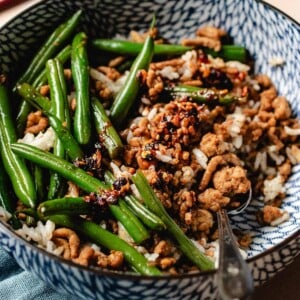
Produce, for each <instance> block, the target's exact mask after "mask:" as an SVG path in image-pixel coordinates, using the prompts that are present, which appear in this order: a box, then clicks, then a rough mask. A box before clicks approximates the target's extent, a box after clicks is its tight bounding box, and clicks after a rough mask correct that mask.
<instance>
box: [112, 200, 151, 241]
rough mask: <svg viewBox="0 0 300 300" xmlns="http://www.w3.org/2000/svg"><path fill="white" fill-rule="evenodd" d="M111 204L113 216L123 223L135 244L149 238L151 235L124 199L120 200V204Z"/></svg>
mask: <svg viewBox="0 0 300 300" xmlns="http://www.w3.org/2000/svg"><path fill="white" fill-rule="evenodd" d="M119 203H120V204H121V203H122V204H121V205H115V204H110V205H109V210H110V212H111V213H112V215H113V216H114V217H115V218H116V219H117V220H119V221H120V222H121V224H122V225H123V226H124V228H125V229H126V230H127V232H128V234H129V235H130V236H131V238H132V239H133V240H134V242H135V243H137V244H140V243H141V242H143V241H145V240H147V239H148V238H149V233H148V231H147V229H146V228H145V227H144V225H143V224H142V223H141V222H140V220H139V219H138V218H137V217H136V216H135V215H134V214H133V213H132V212H131V211H130V209H129V208H128V206H127V204H126V203H125V202H123V200H122V199H119V200H118V204H119Z"/></svg>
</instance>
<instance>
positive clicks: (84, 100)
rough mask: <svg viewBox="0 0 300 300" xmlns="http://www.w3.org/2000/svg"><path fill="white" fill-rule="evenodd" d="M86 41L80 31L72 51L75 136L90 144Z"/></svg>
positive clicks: (75, 38)
mask: <svg viewBox="0 0 300 300" xmlns="http://www.w3.org/2000/svg"><path fill="white" fill-rule="evenodd" d="M86 42H87V36H86V34H85V33H84V32H79V33H78V34H76V36H75V37H74V39H73V42H72V51H71V69H72V77H73V81H74V86H75V93H76V108H75V114H74V120H73V127H74V136H75V138H76V140H77V141H78V143H79V144H82V145H86V144H88V142H89V141H90V138H91V122H90V121H91V120H90V99H89V62H88V56H87V50H86Z"/></svg>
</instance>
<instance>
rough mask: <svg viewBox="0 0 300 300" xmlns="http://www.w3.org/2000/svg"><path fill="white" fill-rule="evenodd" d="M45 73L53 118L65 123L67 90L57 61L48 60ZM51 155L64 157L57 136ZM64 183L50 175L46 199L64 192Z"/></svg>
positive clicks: (54, 175)
mask: <svg viewBox="0 0 300 300" xmlns="http://www.w3.org/2000/svg"><path fill="white" fill-rule="evenodd" d="M46 73H47V78H48V82H49V86H50V99H51V106H52V110H51V111H52V113H53V116H55V117H57V119H58V120H59V121H60V122H61V123H65V122H66V120H65V112H66V110H67V109H68V107H66V106H67V105H68V100H67V88H66V82H65V81H64V70H63V67H62V65H61V63H60V62H59V61H58V60H57V59H49V60H48V61H47V63H46ZM53 154H54V155H57V156H59V157H61V158H64V157H65V149H64V146H63V143H62V141H61V140H60V139H59V137H58V136H56V138H55V143H54V146H53ZM64 185H65V181H64V180H62V178H60V176H59V175H58V174H57V173H53V172H51V173H50V183H49V188H48V199H54V198H57V196H58V195H59V191H61V190H64V189H63V186H64Z"/></svg>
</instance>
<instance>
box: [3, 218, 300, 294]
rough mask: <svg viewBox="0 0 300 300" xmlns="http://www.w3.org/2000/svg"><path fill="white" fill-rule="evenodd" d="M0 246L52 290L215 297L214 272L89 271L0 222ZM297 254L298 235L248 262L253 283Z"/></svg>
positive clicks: (262, 279) (270, 276)
mask: <svg viewBox="0 0 300 300" xmlns="http://www.w3.org/2000/svg"><path fill="white" fill-rule="evenodd" d="M0 241H1V246H2V247H3V248H4V249H5V250H7V251H8V252H9V253H11V255H12V256H13V257H14V258H15V259H16V261H17V262H18V263H19V265H20V266H21V267H22V268H24V269H26V270H28V271H30V272H33V273H34V274H36V275H37V276H38V277H39V278H41V279H42V280H43V281H45V282H47V283H48V284H49V285H51V286H52V287H53V288H55V290H58V291H60V292H62V293H65V294H71V295H74V296H77V297H79V298H83V299H98V300H99V299H101V300H102V299H103V300H104V299H105V300H109V299H111V300H116V299H119V300H123V299H128V300H131V299H132V300H158V299H172V300H182V299H186V300H188V299H190V300H195V299H217V297H218V291H217V286H216V276H217V273H216V272H214V271H212V272H207V273H203V274H201V275H186V276H179V277H163V278H160V279H157V278H153V277H152V278H151V277H150V278H147V277H144V276H130V275H126V276H121V275H119V274H107V273H104V272H93V271H91V270H88V269H87V268H84V267H78V266H77V265H75V264H73V263H69V262H66V261H63V259H61V258H58V257H55V256H52V255H49V254H46V253H45V251H44V250H41V249H38V248H36V247H33V246H32V245H28V243H27V242H26V241H24V240H23V239H21V238H20V237H18V236H16V235H15V234H14V233H12V232H10V231H8V229H7V228H5V226H4V225H3V224H0ZM299 253H300V235H299V234H298V235H295V236H294V237H293V238H291V239H290V241H289V242H286V243H283V244H282V245H278V246H277V248H276V249H273V250H270V251H268V252H267V253H265V254H264V255H261V256H260V257H258V258H255V259H252V260H250V261H249V266H250V268H251V270H252V275H253V278H254V283H255V286H260V285H261V284H262V283H264V282H265V281H267V280H269V279H270V278H272V277H273V276H274V275H275V274H276V273H278V272H279V271H281V270H283V269H284V268H285V267H286V266H287V265H288V264H290V263H291V262H292V261H293V260H294V258H295V257H296V256H297V255H298V254H299Z"/></svg>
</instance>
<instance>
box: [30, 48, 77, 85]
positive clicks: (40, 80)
mask: <svg viewBox="0 0 300 300" xmlns="http://www.w3.org/2000/svg"><path fill="white" fill-rule="evenodd" d="M70 56H71V45H67V46H66V47H65V48H63V49H62V50H61V51H60V52H59V53H58V54H57V55H56V57H55V58H56V59H58V60H59V61H60V62H61V64H63V65H64V64H65V62H66V61H67V60H68V59H69V58H70ZM46 83H47V74H46V68H44V69H43V70H42V71H41V72H40V74H39V75H38V76H37V77H36V79H35V80H34V81H33V83H32V86H33V87H34V88H38V87H41V86H42V85H44V84H46Z"/></svg>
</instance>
